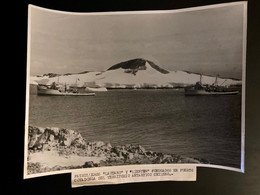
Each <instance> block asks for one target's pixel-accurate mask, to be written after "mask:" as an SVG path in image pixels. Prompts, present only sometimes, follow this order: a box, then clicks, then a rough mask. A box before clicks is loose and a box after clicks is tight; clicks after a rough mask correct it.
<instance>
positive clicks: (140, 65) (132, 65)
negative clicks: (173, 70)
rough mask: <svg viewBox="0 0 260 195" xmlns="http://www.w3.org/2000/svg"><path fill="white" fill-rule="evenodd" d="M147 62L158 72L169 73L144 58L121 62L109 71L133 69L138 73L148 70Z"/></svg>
mask: <svg viewBox="0 0 260 195" xmlns="http://www.w3.org/2000/svg"><path fill="white" fill-rule="evenodd" d="M146 62H147V63H149V64H150V66H151V67H152V68H154V69H155V70H157V71H159V72H161V73H163V74H167V73H169V72H168V71H167V70H164V69H162V68H161V67H159V66H158V65H156V64H155V63H154V62H152V61H149V60H146V59H143V58H136V59H132V60H128V61H124V62H120V63H118V64H115V65H114V66H111V67H110V68H109V69H107V70H116V69H119V68H123V69H132V70H136V71H138V70H145V69H146V68H147V67H146V66H145V63H146Z"/></svg>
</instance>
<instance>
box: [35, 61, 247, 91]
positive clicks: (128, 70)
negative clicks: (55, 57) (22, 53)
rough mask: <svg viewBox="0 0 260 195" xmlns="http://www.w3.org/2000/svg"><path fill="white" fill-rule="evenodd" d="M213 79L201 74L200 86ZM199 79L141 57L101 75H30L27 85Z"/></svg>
mask: <svg viewBox="0 0 260 195" xmlns="http://www.w3.org/2000/svg"><path fill="white" fill-rule="evenodd" d="M215 79H216V78H215V77H212V76H205V75H202V83H204V84H212V83H214V82H215ZM199 80H200V74H197V73H189V72H185V71H167V70H165V69H162V68H161V67H159V66H158V65H156V64H154V63H153V62H152V61H149V60H145V59H142V58H138V59H133V60H129V61H125V62H121V63H119V64H116V65H114V66H111V67H110V68H109V69H107V70H106V71H103V72H87V71H86V72H82V73H77V74H63V75H61V74H60V75H58V74H52V73H49V74H46V75H42V76H32V77H31V83H34V84H36V83H38V84H51V83H52V82H59V83H64V84H65V83H66V84H67V85H75V84H77V86H86V87H87V86H88V87H106V88H174V87H185V86H189V85H193V84H195V83H196V82H198V81H199ZM217 82H218V84H219V85H224V86H225V85H227V86H230V85H241V84H242V83H241V81H240V80H235V79H228V78H218V80H217Z"/></svg>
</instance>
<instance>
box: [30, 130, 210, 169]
mask: <svg viewBox="0 0 260 195" xmlns="http://www.w3.org/2000/svg"><path fill="white" fill-rule="evenodd" d="M28 130H29V132H28V133H29V137H28V164H27V169H28V174H32V173H40V172H48V171H56V170H64V169H75V168H88V167H99V166H115V165H129V164H162V163H196V164H197V163H209V162H208V161H207V160H204V159H195V158H189V157H182V156H178V155H174V154H163V153H159V152H153V151H146V150H145V148H144V147H142V146H141V145H132V144H127V145H122V146H111V144H109V143H104V142H102V141H96V142H86V140H84V138H83V137H82V136H81V134H80V133H78V132H76V131H74V130H69V129H62V128H49V127H47V128H38V127H32V126H29V129H28ZM43 151H57V152H58V154H59V155H61V156H69V155H78V156H88V157H103V159H104V160H101V161H100V162H99V163H97V162H95V163H94V162H92V161H88V162H85V164H83V165H81V166H73V165H71V166H58V165H57V166H55V167H44V166H43V165H41V163H40V162H39V163H38V162H37V163H32V162H30V154H32V153H37V152H43Z"/></svg>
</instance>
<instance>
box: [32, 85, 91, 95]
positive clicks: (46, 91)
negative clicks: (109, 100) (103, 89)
mask: <svg viewBox="0 0 260 195" xmlns="http://www.w3.org/2000/svg"><path fill="white" fill-rule="evenodd" d="M37 94H38V95H45V96H95V95H96V94H95V93H89V92H87V91H84V90H82V89H81V88H80V87H75V86H74V87H67V85H66V84H65V85H61V84H58V83H55V82H53V83H52V84H51V85H50V86H49V85H42V84H39V85H38V86H37Z"/></svg>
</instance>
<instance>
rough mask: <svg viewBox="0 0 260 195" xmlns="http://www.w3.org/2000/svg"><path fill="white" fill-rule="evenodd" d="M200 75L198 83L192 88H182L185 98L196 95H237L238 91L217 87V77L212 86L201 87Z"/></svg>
mask: <svg viewBox="0 0 260 195" xmlns="http://www.w3.org/2000/svg"><path fill="white" fill-rule="evenodd" d="M201 80H202V75H200V81H199V82H197V83H196V84H195V85H194V86H189V87H185V88H184V92H185V95H186V96H198V95H236V94H238V93H239V91H238V90H233V89H231V88H228V87H224V86H219V85H217V77H216V80H215V82H214V83H213V84H212V85H203V84H202V82H201Z"/></svg>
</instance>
